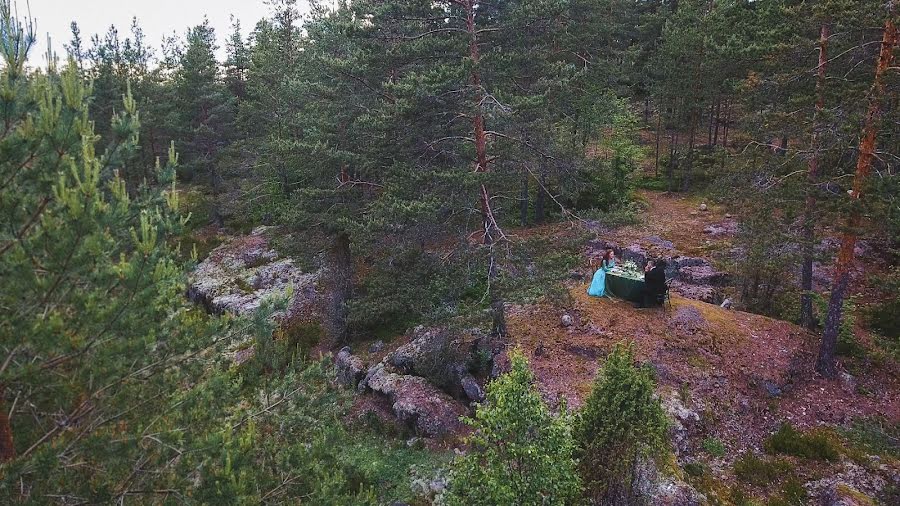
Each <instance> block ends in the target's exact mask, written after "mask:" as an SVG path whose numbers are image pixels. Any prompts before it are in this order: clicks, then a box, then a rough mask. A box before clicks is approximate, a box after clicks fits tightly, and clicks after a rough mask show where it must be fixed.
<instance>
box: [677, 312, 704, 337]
mask: <svg viewBox="0 0 900 506" xmlns="http://www.w3.org/2000/svg"><path fill="white" fill-rule="evenodd" d="M671 323H672V325H673V326H674V327H675V330H677V331H678V333H679V334H682V335H687V336H692V335H694V334H697V333H700V332H703V331H705V330H707V329H708V328H709V323H708V322H707V321H706V318H704V317H703V314H702V313H701V312H700V310H699V309H697V308H695V307H694V306H680V307H679V308H678V309H677V310H675V314H674V315H672V317H671Z"/></svg>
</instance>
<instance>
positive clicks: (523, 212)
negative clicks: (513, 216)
mask: <svg viewBox="0 0 900 506" xmlns="http://www.w3.org/2000/svg"><path fill="white" fill-rule="evenodd" d="M519 223H520V224H521V225H522V226H523V227H527V226H528V171H527V170H525V167H524V166H523V167H522V193H521V195H520V196H519Z"/></svg>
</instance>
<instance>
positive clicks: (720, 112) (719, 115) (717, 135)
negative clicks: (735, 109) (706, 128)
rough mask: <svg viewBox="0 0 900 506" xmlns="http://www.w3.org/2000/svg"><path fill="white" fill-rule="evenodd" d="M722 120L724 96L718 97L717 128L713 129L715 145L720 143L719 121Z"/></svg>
mask: <svg viewBox="0 0 900 506" xmlns="http://www.w3.org/2000/svg"><path fill="white" fill-rule="evenodd" d="M721 122H722V97H716V119H715V129H713V140H712V144H713V146H716V145H718V144H719V123H721Z"/></svg>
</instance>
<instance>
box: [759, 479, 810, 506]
mask: <svg viewBox="0 0 900 506" xmlns="http://www.w3.org/2000/svg"><path fill="white" fill-rule="evenodd" d="M808 501H809V494H807V493H806V489H805V488H803V484H802V483H800V480H798V479H797V478H790V479H789V480H787V481H786V482H785V483H784V485H783V486H782V487H781V493H780V494H779V495H777V496H775V497H772V498H770V499H769V500H768V502H766V506H805V505H806V504H807V502H808Z"/></svg>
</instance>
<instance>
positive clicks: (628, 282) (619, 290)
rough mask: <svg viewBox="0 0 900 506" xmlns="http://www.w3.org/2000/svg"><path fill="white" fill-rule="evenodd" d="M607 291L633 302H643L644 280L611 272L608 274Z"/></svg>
mask: <svg viewBox="0 0 900 506" xmlns="http://www.w3.org/2000/svg"><path fill="white" fill-rule="evenodd" d="M606 290H607V292H609V294H610V295H612V296H614V297H618V298H620V299H625V300H630V301H632V302H641V292H642V291H643V290H644V280H643V279H635V277H634V276H626V275H625V273H623V272H617V271H615V270H611V271H609V272H607V273H606Z"/></svg>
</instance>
